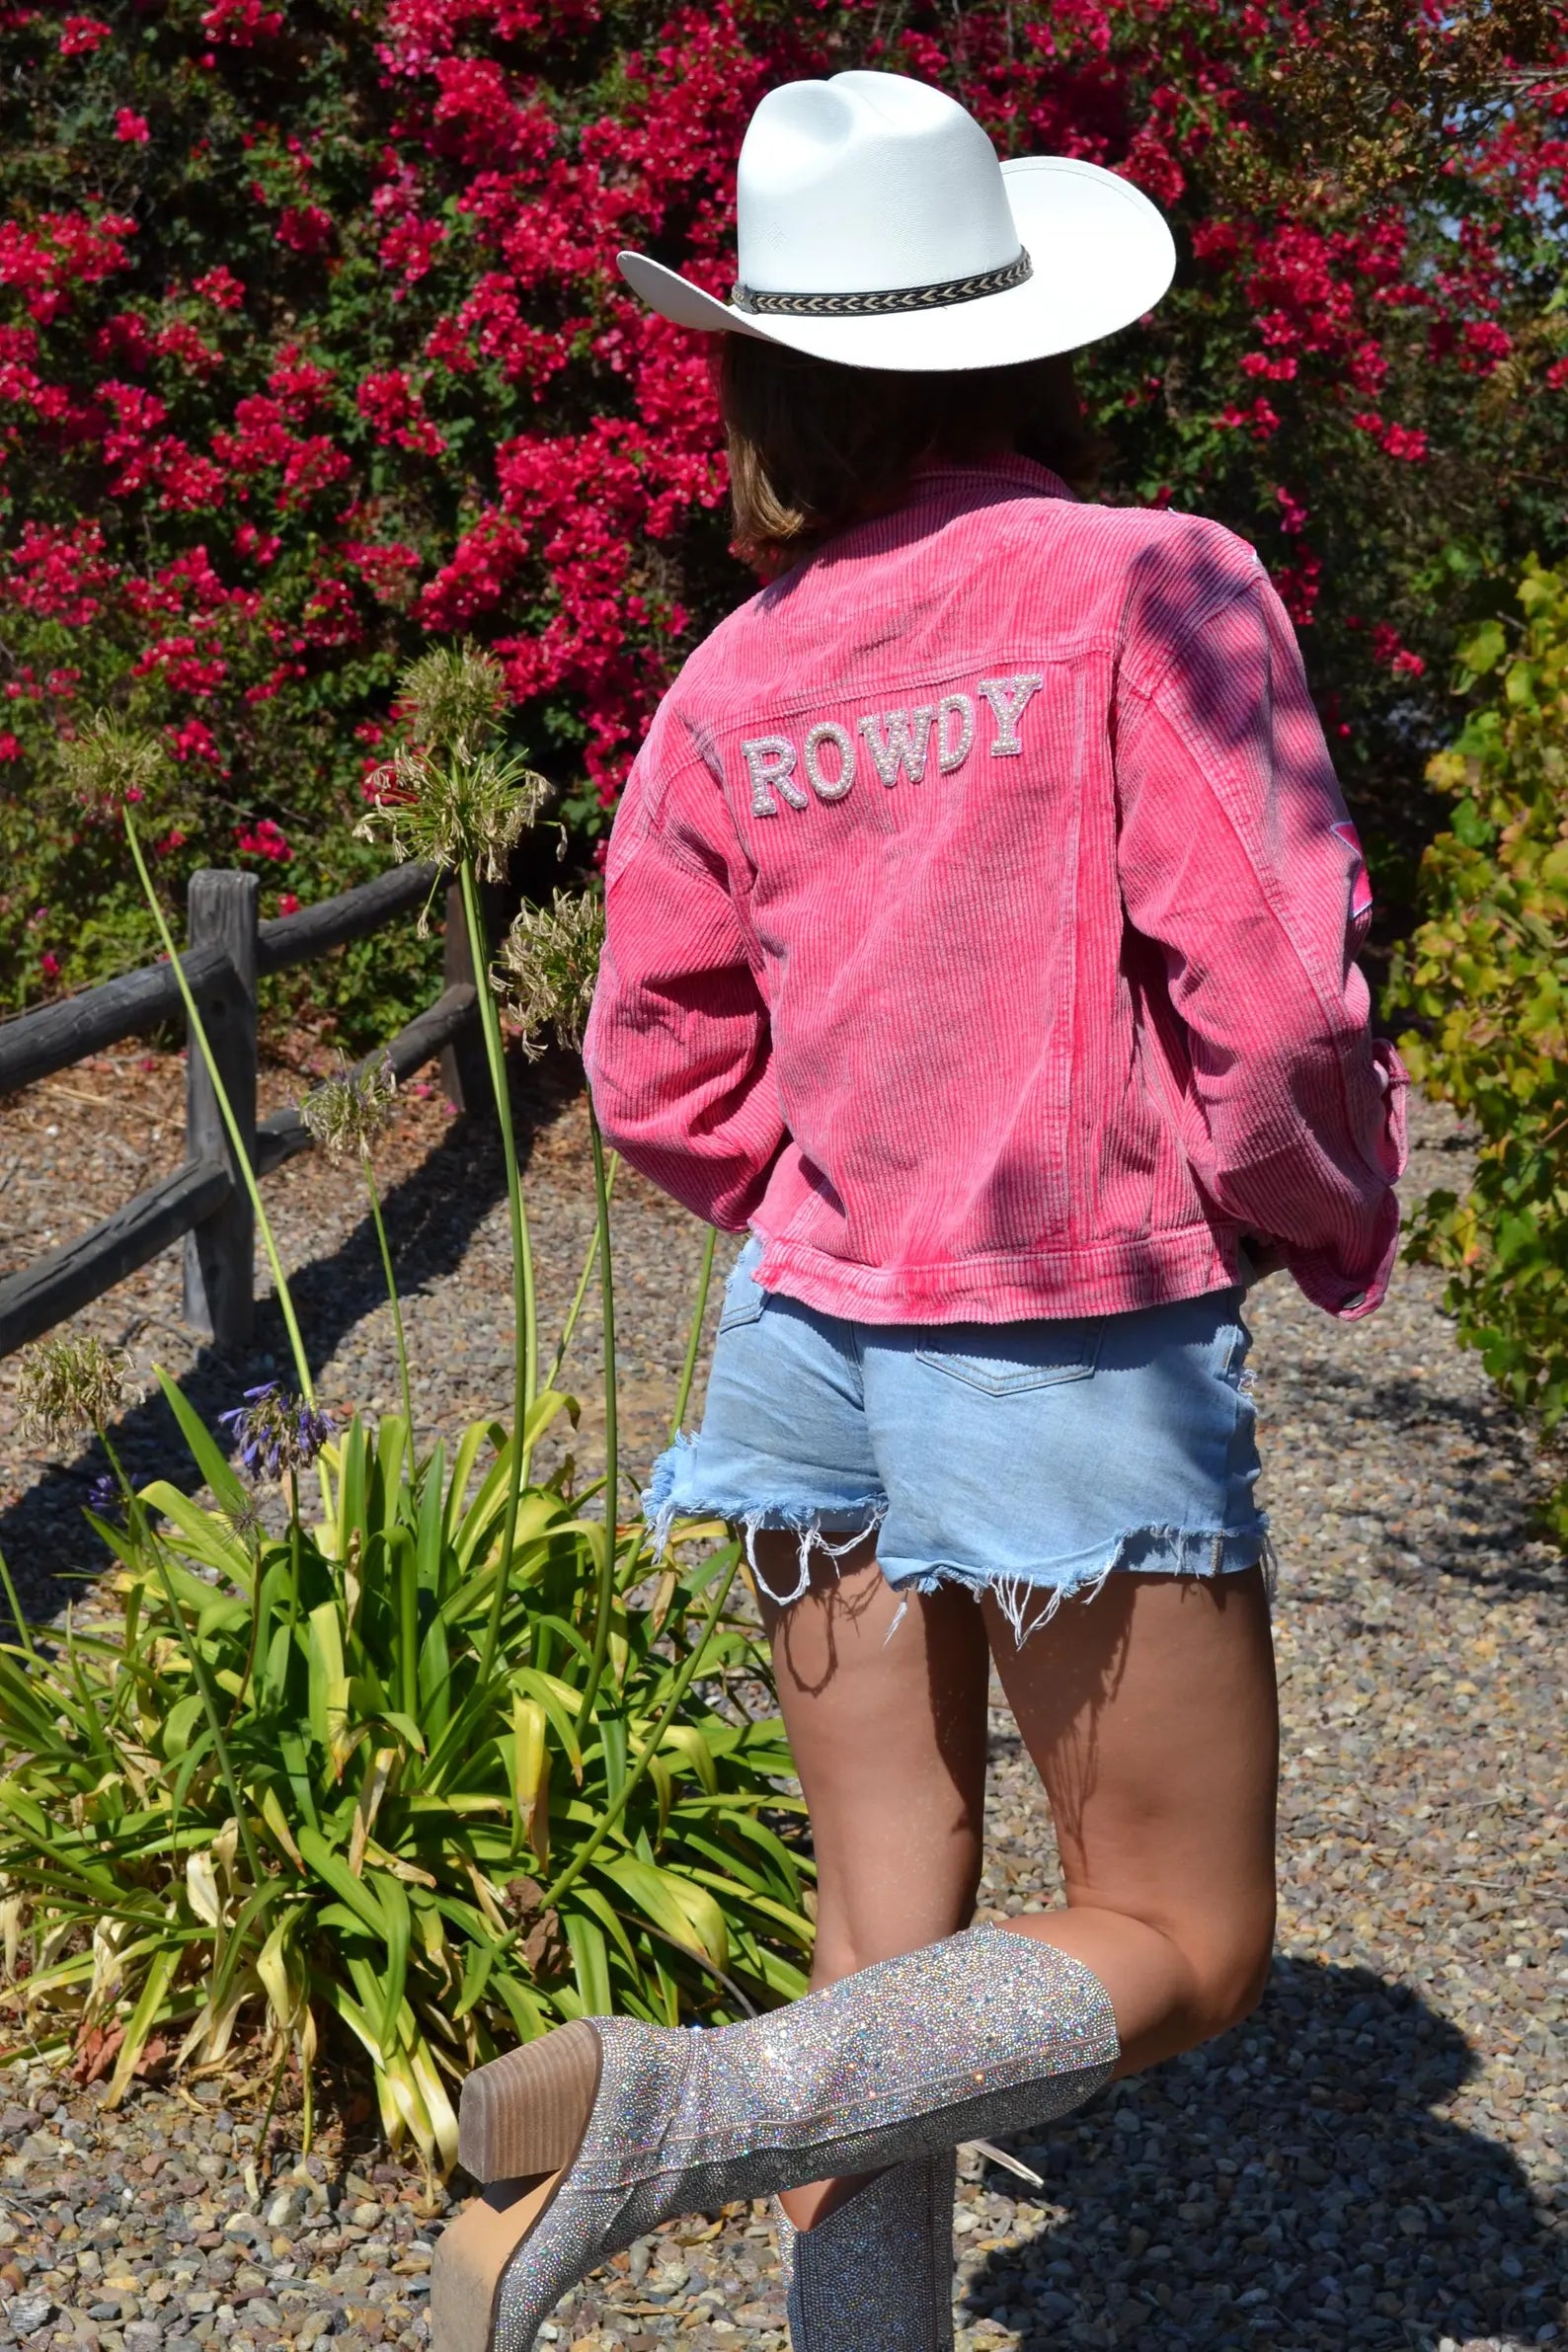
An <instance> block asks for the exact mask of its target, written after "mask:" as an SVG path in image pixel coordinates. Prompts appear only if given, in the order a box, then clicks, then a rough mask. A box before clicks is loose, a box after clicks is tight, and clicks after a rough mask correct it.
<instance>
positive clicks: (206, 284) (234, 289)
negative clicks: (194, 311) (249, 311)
mask: <svg viewBox="0 0 1568 2352" xmlns="http://www.w3.org/2000/svg"><path fill="white" fill-rule="evenodd" d="M191 291H192V292H193V294H200V295H201V296H202V298H203V300H205V301H207V302H215V303H216V304H217V306H218V308H219V310H238V309H239V306H240V304H241V303H242V302H243V301H244V299H245V286H244V283H243V281H242V280H241V279H240V278H238V277H236V276H235V274H234V273H233V271H232V270H231V269H229V268H228V267H227V265H226V264H225V263H223V262H219V263H218V264H217V266H216V268H215V269H211V270H208V271H207V272H206V274H204V276H201V277H197V278H196V279H195V280H194V281H193V283H192V287H191Z"/></svg>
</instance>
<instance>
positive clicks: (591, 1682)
mask: <svg viewBox="0 0 1568 2352" xmlns="http://www.w3.org/2000/svg"><path fill="white" fill-rule="evenodd" d="M588 1138H589V1140H590V1142H591V1143H592V1146H593V1219H594V1224H595V1226H596V1228H597V1231H598V1243H599V1248H598V1258H599V1310H600V1314H601V1316H602V1320H603V1341H604V1532H603V1535H602V1537H601V1538H600V1541H599V1572H598V1578H597V1585H598V1591H597V1595H596V1599H595V1607H594V1612H593V1647H592V1649H591V1651H590V1652H589V1655H588V1681H587V1683H586V1684H585V1685H584V1687H583V1703H582V1705H581V1707H580V1708H579V1710H578V1720H579V1721H580V1722H581V1723H582V1725H583V1726H584V1729H585V1731H587V1730H588V1728H589V1727H590V1725H591V1723H592V1720H593V1705H594V1701H595V1700H596V1699H597V1697H598V1694H599V1686H600V1685H601V1684H602V1682H603V1680H604V1661H605V1659H606V1657H607V1656H608V1655H609V1646H610V1617H611V1613H612V1611H613V1608H614V1605H615V1533H616V1524H617V1522H618V1520H619V1517H620V1512H619V1507H618V1506H619V1497H620V1485H621V1449H620V1426H619V1416H618V1413H617V1410H616V1407H617V1402H618V1390H619V1386H620V1382H619V1378H618V1374H617V1367H616V1358H615V1266H614V1261H613V1258H612V1256H611V1252H610V1188H609V1181H608V1176H607V1172H606V1169H605V1165H604V1137H602V1135H600V1133H599V1123H598V1120H597V1118H596V1117H595V1115H594V1110H593V1098H592V1096H591V1095H589V1097H588Z"/></svg>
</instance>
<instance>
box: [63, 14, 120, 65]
mask: <svg viewBox="0 0 1568 2352" xmlns="http://www.w3.org/2000/svg"><path fill="white" fill-rule="evenodd" d="M109 38H110V28H109V27H108V26H107V25H106V24H104V23H103V22H102V21H101V20H100V19H99V18H98V17H67V18H66V20H65V29H64V31H63V32H62V33H61V35H60V55H61V56H62V57H87V56H91V54H92V52H93V50H94V49H100V48H102V47H103V45H104V43H105V41H106V40H108V39H109Z"/></svg>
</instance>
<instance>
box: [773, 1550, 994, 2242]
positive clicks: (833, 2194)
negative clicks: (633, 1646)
mask: <svg viewBox="0 0 1568 2352" xmlns="http://www.w3.org/2000/svg"><path fill="white" fill-rule="evenodd" d="M757 1559H758V1564H759V1566H760V1568H761V1570H762V1574H763V1576H764V1577H765V1578H766V1580H767V1582H768V1583H769V1584H772V1585H775V1586H777V1587H778V1588H779V1589H780V1590H782V1591H787V1590H788V1589H789V1587H790V1586H791V1585H793V1583H794V1581H795V1575H796V1566H795V1538H794V1537H793V1536H792V1535H775V1536H767V1535H760V1536H759V1537H758V1538H757ZM760 1597H761V1600H762V1608H763V1621H764V1623H765V1625H766V1628H767V1632H768V1636H769V1639H770V1640H771V1642H772V1646H773V1665H774V1670H775V1673H776V1675H777V1679H778V1689H779V1702H780V1705H781V1707H782V1710H783V1715H784V1722H785V1726H786V1728H787V1730H788V1732H789V1735H790V1740H791V1743H792V1745H793V1747H794V1751H795V1762H796V1766H797V1768H798V1770H799V1772H800V1776H801V1786H802V1788H803V1789H804V1791H805V1795H806V1802H807V1804H808V1806H809V1807H810V1809H811V1817H812V1837H813V1842H814V1843H815V1846H816V1851H817V1952H816V1959H815V1962H814V1965H813V1970H812V1982H813V1984H814V1985H828V1984H832V1983H833V1982H834V1981H835V1980H836V1979H837V1978H839V1977H843V1976H850V1975H852V1974H853V1973H854V1971H855V1970H856V1969H859V1968H868V1967H870V1965H871V1964H872V1962H873V1961H876V1960H888V1959H892V1958H893V1957H894V1956H895V1955H896V1954H897V1953H900V1952H912V1951H916V1950H918V1949H919V1948H920V1946H921V1945H923V1944H928V1943H936V1942H938V1941H940V1939H941V1938H942V1937H943V1936H944V1935H952V1934H953V1933H955V1932H956V1930H957V1929H958V1928H960V1927H964V1926H967V1925H968V1924H969V1921H970V1917H971V1914H972V1913H973V1911H974V1907H975V1890H976V1887H977V1886H978V1885H979V1883H980V1849H981V1839H982V1835H983V1818H984V1802H985V1686H986V1680H987V1676H988V1672H989V1665H990V1661H989V1658H988V1655H987V1651H986V1640H985V1629H984V1625H983V1623H982V1621H981V1617H980V1610H979V1609H978V1608H977V1607H975V1604H974V1602H973V1601H972V1600H971V1599H970V1598H969V1596H968V1594H966V1593H961V1592H954V1591H948V1592H944V1593H935V1594H931V1595H929V1596H923V1597H922V1596H921V1595H918V1594H915V1595H911V1596H910V1599H909V1604H908V1608H907V1611H906V1613H905V1614H904V1617H903V1619H902V1623H901V1624H900V1625H899V1627H898V1630H897V1632H895V1633H893V1635H892V1638H891V1639H890V1638H889V1634H890V1628H891V1627H892V1625H893V1622H894V1619H895V1618H896V1617H897V1616H898V1613H899V1607H900V1603H899V1600H898V1598H897V1596H896V1595H894V1594H893V1593H892V1592H890V1591H889V1589H888V1587H887V1585H886V1584H884V1582H883V1580H882V1576H881V1573H880V1571H879V1570H878V1568H877V1564H876V1555H875V1546H874V1544H873V1543H872V1542H871V1541H870V1540H869V1539H868V1541H867V1542H866V1544H865V1545H864V1546H863V1547H862V1548H861V1549H860V1550H859V1551H857V1552H854V1553H851V1554H849V1555H848V1556H847V1557H846V1558H845V1559H843V1560H842V1561H840V1562H837V1563H834V1562H832V1561H827V1560H819V1562H818V1564H817V1566H816V1569H815V1572H814V1576H813V1583H812V1589H811V1591H810V1592H809V1593H807V1594H805V1595H804V1596H803V1597H802V1599H801V1600H799V1601H797V1602H796V1603H794V1604H793V1606H792V1607H789V1608H787V1609H782V1610H781V1609H779V1608H776V1607H773V1606H772V1605H771V1604H770V1603H769V1602H768V1600H767V1598H766V1595H765V1594H763V1595H761V1596H760ZM859 2185H860V2184H859V2181H858V2179H850V2180H846V2181H842V2182H818V2183H816V2184H815V2185H813V2186H812V2187H809V2188H803V2189H792V2190H790V2191H789V2193H788V2194H787V2196H786V2197H785V2198H784V2200H783V2204H784V2210H785V2212H786V2213H787V2214H788V2215H789V2218H790V2220H791V2221H792V2222H793V2223H794V2224H795V2226H796V2228H797V2229H802V2230H806V2229H810V2228H811V2226H812V2224H813V2223H814V2222H815V2221H816V2220H818V2218H819V2216H820V2215H821V2214H823V2213H826V2212H829V2211H831V2209H832V2207H833V2206H834V2205H836V2204H839V2203H841V2202H842V2201H843V2199H844V2198H845V2197H847V2196H850V2195H852V2194H853V2192H854V2190H855V2188H856V2187H858V2186H859Z"/></svg>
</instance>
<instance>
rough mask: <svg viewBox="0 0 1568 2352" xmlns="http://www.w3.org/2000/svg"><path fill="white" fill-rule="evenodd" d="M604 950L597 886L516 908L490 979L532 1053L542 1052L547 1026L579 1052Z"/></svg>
mask: <svg viewBox="0 0 1568 2352" xmlns="http://www.w3.org/2000/svg"><path fill="white" fill-rule="evenodd" d="M603 952H604V901H603V899H602V898H601V897H600V896H599V894H598V892H597V891H585V892H584V893H583V894H582V895H581V896H580V897H578V898H573V897H572V896H571V895H570V894H569V893H568V892H566V891H557V892H556V894H555V897H554V899H553V900H552V901H551V902H550V904H549V905H548V906H524V907H523V909H522V911H521V912H520V913H519V914H518V916H517V919H516V921H515V922H514V923H513V924H512V926H511V929H510V931H509V932H508V933H507V936H506V938H505V939H504V940H503V942H502V946H501V968H500V972H499V973H498V974H497V975H496V976H495V979H494V982H493V984H494V985H495V987H496V988H497V989H498V991H499V992H500V993H501V994H502V995H503V996H504V997H505V998H506V1001H507V1006H508V1009H509V1010H510V1013H511V1015H512V1017H513V1019H514V1020H515V1021H516V1022H517V1024H518V1026H519V1027H520V1029H521V1031H522V1050H523V1052H524V1053H525V1054H526V1055H528V1056H529V1058H531V1059H535V1060H536V1059H537V1058H538V1057H539V1056H540V1055H541V1054H542V1053H543V1052H544V1033H545V1032H546V1031H553V1032H554V1034H555V1037H556V1039H557V1040H558V1042H559V1043H560V1044H561V1045H563V1046H566V1047H568V1048H569V1049H570V1050H571V1051H572V1052H573V1053H574V1054H581V1052H582V1051H583V1037H584V1033H585V1031H586V1030H587V1028H588V1008H589V1007H590V1005H591V1004H592V1002H593V983H594V981H595V980H597V979H598V970H599V957H600V956H601V955H602V954H603Z"/></svg>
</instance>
